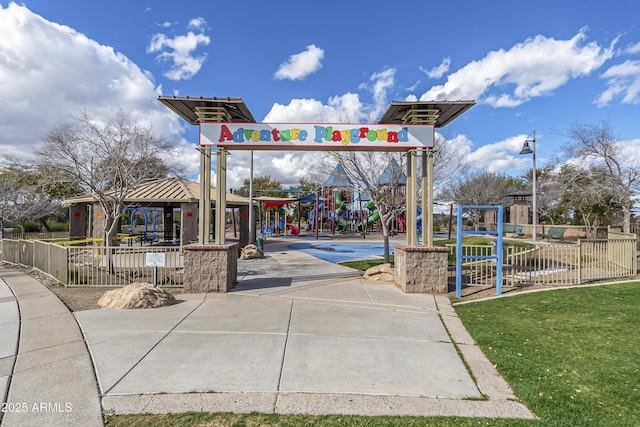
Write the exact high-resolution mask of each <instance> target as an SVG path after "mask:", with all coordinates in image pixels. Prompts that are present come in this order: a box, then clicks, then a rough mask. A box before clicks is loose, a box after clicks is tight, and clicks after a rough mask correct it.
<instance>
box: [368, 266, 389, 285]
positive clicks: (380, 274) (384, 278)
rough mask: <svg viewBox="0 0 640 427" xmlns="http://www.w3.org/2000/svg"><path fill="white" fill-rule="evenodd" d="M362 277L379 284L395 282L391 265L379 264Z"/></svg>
mask: <svg viewBox="0 0 640 427" xmlns="http://www.w3.org/2000/svg"><path fill="white" fill-rule="evenodd" d="M362 277H363V278H365V279H368V280H377V281H379V282H393V281H394V280H395V272H394V271H393V267H391V264H380V265H376V266H375V267H371V268H370V269H368V270H367V271H365V272H364V275H363V276H362Z"/></svg>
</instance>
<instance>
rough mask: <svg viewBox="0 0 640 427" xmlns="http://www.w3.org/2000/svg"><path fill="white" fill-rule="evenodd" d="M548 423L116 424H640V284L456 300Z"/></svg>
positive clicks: (158, 420)
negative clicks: (490, 298)
mask: <svg viewBox="0 0 640 427" xmlns="http://www.w3.org/2000/svg"><path fill="white" fill-rule="evenodd" d="M455 309H456V311H457V313H458V315H459V316H460V318H461V319H462V321H463V323H464V324H465V326H466V327H467V329H468V330H469V332H470V333H471V335H472V336H473V337H474V339H475V340H476V342H477V343H478V345H479V346H480V347H481V348H482V350H483V351H484V353H485V354H486V355H487V357H488V358H489V359H490V360H491V362H492V363H493V364H495V365H496V367H497V369H498V370H499V371H500V373H501V374H502V375H503V377H504V378H505V379H506V380H507V382H509V384H510V385H511V387H512V388H513V390H514V391H515V393H516V395H517V396H518V398H519V399H520V400H521V401H522V402H523V403H524V404H526V405H527V406H528V407H529V408H530V409H531V410H532V411H533V412H534V413H535V414H536V415H537V416H538V417H539V419H538V420H505V419H481V418H456V417H433V418H431V417H362V416H342V415H341V416H306V415H266V414H226V413H217V414H209V413H189V414H175V415H172V414H171V415H128V416H109V417H107V418H106V424H107V426H130V425H136V426H137V427H144V426H479V425H482V426H485V425H487V426H545V427H546V426H589V427H591V426H607V427H609V426H639V425H640V403H639V402H640V391H639V390H640V283H637V282H636V283H627V284H616V285H607V286H600V287H580V288H578V287H576V288H571V289H563V290H553V291H546V292H539V293H530V294H521V295H516V296H513V297H509V298H498V299H493V300H487V301H478V302H474V303H471V304H464V305H456V306H455Z"/></svg>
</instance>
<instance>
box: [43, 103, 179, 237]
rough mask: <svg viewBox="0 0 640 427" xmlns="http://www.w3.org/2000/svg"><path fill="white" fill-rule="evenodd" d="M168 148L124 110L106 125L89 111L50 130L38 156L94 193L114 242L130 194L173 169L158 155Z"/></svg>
mask: <svg viewBox="0 0 640 427" xmlns="http://www.w3.org/2000/svg"><path fill="white" fill-rule="evenodd" d="M168 148H170V147H169V144H168V143H167V142H166V141H165V140H164V139H163V138H161V137H159V136H156V135H155V134H154V133H153V130H152V128H151V127H145V126H141V125H139V124H136V123H133V122H132V121H131V120H130V118H129V117H128V116H127V115H126V114H125V113H124V112H123V111H122V110H120V111H119V112H118V114H117V115H116V118H115V119H113V120H112V121H110V122H108V123H104V124H103V123H100V122H98V121H96V120H93V119H91V118H90V117H89V116H88V115H87V113H86V112H85V113H83V114H81V115H80V116H77V117H72V120H71V121H70V122H68V123H65V124H63V125H61V126H60V127H57V128H55V129H53V130H52V131H50V132H49V134H48V135H47V137H46V138H45V141H44V143H43V144H42V146H41V147H40V148H39V149H38V151H37V155H38V157H37V159H38V160H37V161H38V164H39V165H40V166H42V167H44V168H47V170H49V171H50V172H51V173H52V175H53V176H55V177H56V179H62V180H68V181H71V182H73V183H75V184H77V185H78V186H80V187H81V188H82V189H83V190H84V191H86V192H88V193H90V194H92V195H93V197H94V198H95V200H96V201H97V203H98V204H99V205H100V208H101V209H102V212H103V213H104V215H105V217H106V221H105V227H104V235H105V242H106V245H107V246H110V245H111V241H112V239H113V237H114V235H115V233H116V232H117V227H118V223H119V220H120V218H121V217H122V214H123V210H124V208H125V207H126V203H125V200H126V198H127V195H128V194H129V193H130V192H131V191H132V190H134V189H135V188H137V187H139V186H140V184H142V183H144V182H147V181H150V180H155V179H158V178H163V177H166V175H167V172H168V168H167V166H165V164H164V163H163V162H162V161H161V160H160V158H159V156H158V154H159V153H160V152H161V151H162V150H165V149H168Z"/></svg>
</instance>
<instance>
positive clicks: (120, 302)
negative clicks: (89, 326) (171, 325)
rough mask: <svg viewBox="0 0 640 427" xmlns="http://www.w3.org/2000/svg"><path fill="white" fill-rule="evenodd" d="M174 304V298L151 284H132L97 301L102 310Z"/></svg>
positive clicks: (115, 290) (110, 292)
mask: <svg viewBox="0 0 640 427" xmlns="http://www.w3.org/2000/svg"><path fill="white" fill-rule="evenodd" d="M175 303H176V299H175V297H174V296H173V295H172V294H171V293H170V292H167V291H166V290H164V289H159V288H156V287H154V286H153V285H152V284H151V283H132V284H130V285H127V286H124V287H122V288H120V289H113V290H111V291H108V292H106V293H105V294H104V295H103V296H102V298H100V299H99V300H98V305H99V306H100V307H102V308H115V309H130V308H157V307H164V306H167V305H172V304H175Z"/></svg>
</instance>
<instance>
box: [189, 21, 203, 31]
mask: <svg viewBox="0 0 640 427" xmlns="http://www.w3.org/2000/svg"><path fill="white" fill-rule="evenodd" d="M187 28H189V29H191V30H199V31H204V29H205V28H207V21H205V19H204V18H193V19H192V20H190V21H189V24H188V25H187Z"/></svg>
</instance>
